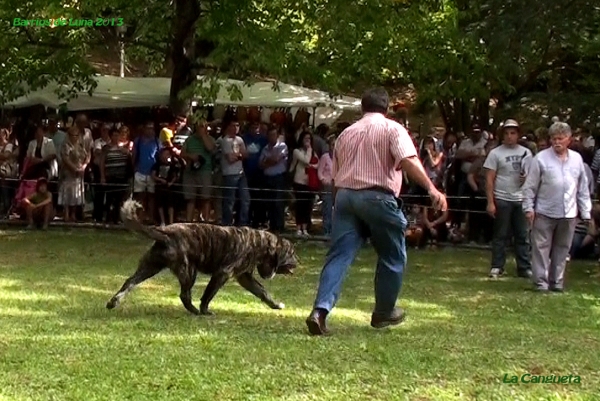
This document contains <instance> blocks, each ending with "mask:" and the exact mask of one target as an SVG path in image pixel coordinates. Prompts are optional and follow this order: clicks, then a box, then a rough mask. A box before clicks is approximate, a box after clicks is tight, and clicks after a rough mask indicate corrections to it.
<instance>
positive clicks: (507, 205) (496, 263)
mask: <svg viewBox="0 0 600 401" xmlns="http://www.w3.org/2000/svg"><path fill="white" fill-rule="evenodd" d="M495 201H496V218H495V219H494V238H493V239H492V266H491V267H492V269H493V268H498V269H504V264H505V263H506V245H507V242H508V240H509V239H510V234H512V235H513V238H514V248H515V259H516V260H517V270H518V271H519V272H525V271H527V270H529V269H531V248H530V245H529V227H528V225H527V220H526V219H525V213H524V212H523V207H522V204H521V202H507V201H504V200H500V199H496V200H495Z"/></svg>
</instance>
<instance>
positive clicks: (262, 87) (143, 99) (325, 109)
mask: <svg viewBox="0 0 600 401" xmlns="http://www.w3.org/2000/svg"><path fill="white" fill-rule="evenodd" d="M96 80H97V82H98V86H97V87H96V89H95V90H94V92H93V93H92V95H91V96H90V95H89V94H88V93H87V92H80V93H78V94H77V97H75V98H73V99H71V100H69V101H68V102H65V101H64V100H62V99H60V98H59V96H58V95H57V93H56V92H57V90H58V89H59V87H58V86H57V85H48V86H47V87H45V88H44V89H40V90H37V91H33V92H31V93H29V94H27V95H25V96H22V97H20V98H18V99H16V100H14V101H12V102H10V103H7V104H6V105H5V106H4V107H5V108H13V107H14V108H22V107H29V106H33V105H43V106H46V107H51V108H59V107H60V106H61V105H63V104H65V103H66V107H67V109H68V110H69V111H83V110H98V109H118V108H126V107H152V106H166V105H168V103H169V91H170V87H171V79H170V78H120V77H115V76H99V77H97V79H96ZM231 84H237V85H238V86H239V88H240V90H241V92H242V96H243V97H242V100H240V101H232V100H231V99H230V95H229V93H228V91H227V87H228V86H229V85H231ZM278 86H279V91H277V90H274V89H273V83H272V82H258V83H255V84H252V85H250V86H246V85H245V84H244V82H242V81H236V80H224V81H222V82H221V89H220V91H219V94H218V96H217V99H216V101H215V102H214V103H215V104H216V105H225V106H263V107H268V108H278V107H292V108H299V107H307V108H316V116H315V117H316V120H315V123H316V124H317V125H318V124H320V123H326V124H331V123H333V122H335V120H337V118H338V117H339V116H340V115H342V113H343V112H344V111H356V110H360V99H356V98H353V97H348V96H344V97H341V98H337V99H332V98H331V97H330V96H329V95H328V94H327V93H326V92H323V91H318V90H314V89H308V88H304V87H301V86H295V85H289V84H284V83H279V85H278ZM309 112H311V113H312V110H309Z"/></svg>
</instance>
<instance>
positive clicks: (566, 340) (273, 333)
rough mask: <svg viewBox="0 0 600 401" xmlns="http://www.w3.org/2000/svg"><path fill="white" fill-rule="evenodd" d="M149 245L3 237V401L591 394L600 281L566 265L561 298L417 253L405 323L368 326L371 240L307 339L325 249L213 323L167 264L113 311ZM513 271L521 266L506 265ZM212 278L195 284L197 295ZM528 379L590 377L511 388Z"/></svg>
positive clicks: (228, 299)
mask: <svg viewBox="0 0 600 401" xmlns="http://www.w3.org/2000/svg"><path fill="white" fill-rule="evenodd" d="M149 245H150V243H149V241H147V240H145V239H143V238H140V237H137V236H135V235H132V234H129V233H114V232H94V231H91V230H90V231H87V230H73V231H62V230H52V231H49V232H47V233H43V232H33V233H24V232H20V231H4V232H1V233H0V255H2V258H1V259H0V298H1V299H0V400H14V401H21V400H35V401H42V400H77V401H93V400H110V401H119V400H186V401H192V400H194V401H196V400H219V401H220V400H223V401H225V400H228V401H233V400H257V401H258V400H260V401H268V400H286V401H295V400H319V401H325V400H340V401H342V400H343V401H349V400H415V401H425V400H486V401H488V400H489V401H491V400H598V399H599V397H600V363H599V362H600V331H599V329H600V323H599V321H600V301H599V300H600V298H599V296H600V295H599V294H600V291H599V290H600V285H599V284H598V278H597V277H594V275H595V273H596V266H595V264H594V263H588V264H585V263H573V264H572V265H571V266H570V271H569V278H568V283H567V285H568V290H569V292H568V293H565V294H549V295H540V294H536V293H532V292H528V291H524V289H525V288H526V287H528V286H527V285H526V284H527V283H526V282H524V281H523V280H522V279H517V278H511V277H509V278H504V279H502V280H499V281H489V280H488V279H487V278H485V274H486V273H487V268H488V264H487V263H488V262H487V261H488V254H487V253H486V252H481V251H468V250H464V249H463V250H453V249H447V250H440V251H430V252H426V251H420V252H413V251H411V252H410V253H409V259H410V261H409V267H408V271H407V274H406V275H405V285H404V289H403V294H402V300H401V306H403V307H405V308H406V310H407V311H408V313H409V315H408V318H407V320H406V322H405V323H404V324H403V325H401V326H399V327H396V328H392V329H387V330H383V331H377V330H374V329H372V328H371V327H370V326H369V319H370V313H371V307H372V303H373V295H372V294H373V289H372V286H373V285H372V283H373V265H374V260H375V256H374V253H373V252H372V251H371V250H369V249H365V250H364V251H363V252H361V254H360V257H359V259H358V260H357V261H356V263H355V265H354V266H353V268H352V270H351V272H350V275H349V277H348V279H347V281H346V283H345V288H344V291H343V293H342V297H341V300H340V303H339V305H338V308H336V309H335V311H334V313H333V315H332V316H331V318H330V328H331V329H332V330H333V331H334V333H333V334H334V335H333V336H332V337H329V338H315V337H309V336H308V335H307V334H306V327H305V325H304V319H305V317H306V316H307V314H308V313H309V310H310V306H311V303H312V300H313V296H314V292H315V289H316V284H317V279H318V275H319V272H320V268H321V263H322V260H323V256H324V254H325V248H323V247H322V246H310V245H306V244H304V245H299V251H300V252H299V253H300V255H301V257H302V266H301V267H300V268H299V269H298V271H297V273H296V275H295V276H292V277H277V278H275V279H274V280H273V281H271V282H268V283H267V285H266V286H267V288H268V289H269V291H270V292H271V293H272V294H273V296H274V298H275V299H277V300H279V301H281V302H284V303H285V304H286V309H285V310H283V311H273V310H270V309H268V308H267V307H266V306H265V305H263V304H261V303H260V302H259V301H258V300H257V299H255V298H254V297H253V296H252V295H250V294H248V293H246V292H244V291H243V290H242V289H241V288H240V287H239V286H238V285H237V284H235V283H233V282H232V283H228V284H227V285H226V286H225V287H224V289H223V290H222V291H221V292H219V294H218V295H217V296H216V298H215V299H214V301H213V303H212V309H213V311H214V312H215V313H216V317H214V318H202V317H194V316H192V315H190V314H189V313H188V312H186V311H185V309H184V308H183V306H182V305H181V303H180V301H179V298H178V294H179V288H178V284H177V282H176V280H175V279H174V277H172V276H171V275H170V274H169V273H166V272H165V273H164V274H161V275H160V276H158V277H156V278H155V279H154V280H151V281H148V282H146V283H145V284H142V286H140V287H138V288H137V289H136V290H134V291H133V292H132V293H131V294H130V295H129V296H128V297H126V298H125V299H124V301H123V302H122V304H121V306H120V307H119V308H118V309H115V310H113V311H108V310H106V309H105V304H106V301H107V300H108V299H109V298H110V297H111V296H112V295H113V293H114V292H116V291H117V290H118V289H119V287H120V286H121V284H122V283H123V281H124V279H125V278H126V277H127V276H128V275H129V274H131V273H132V272H133V271H134V269H135V267H136V263H137V259H138V258H139V256H140V255H141V254H142V252H143V251H144V250H145V249H147V248H148V247H149ZM513 270H514V268H513V265H512V264H511V266H510V267H509V271H510V272H512V271H513ZM206 282H207V280H206V277H202V281H199V282H198V283H197V286H196V288H195V291H194V299H195V303H196V304H197V303H198V301H199V298H200V296H201V291H202V290H203V286H204V285H205V284H206ZM525 373H531V374H541V375H551V374H554V375H579V376H580V377H581V384H523V383H521V384H505V383H503V377H504V375H505V374H509V376H512V375H517V376H521V375H522V374H525Z"/></svg>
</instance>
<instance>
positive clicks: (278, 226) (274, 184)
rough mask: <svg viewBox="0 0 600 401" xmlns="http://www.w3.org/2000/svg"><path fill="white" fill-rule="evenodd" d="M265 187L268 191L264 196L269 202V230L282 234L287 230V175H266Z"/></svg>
mask: <svg viewBox="0 0 600 401" xmlns="http://www.w3.org/2000/svg"><path fill="white" fill-rule="evenodd" d="M265 187H266V189H267V191H265V194H264V195H263V196H264V197H265V198H266V199H269V200H271V199H272V200H273V202H272V204H271V202H267V215H268V218H269V228H270V229H271V230H272V231H277V232H281V231H283V230H284V228H285V174H277V175H272V176H269V175H266V176H265Z"/></svg>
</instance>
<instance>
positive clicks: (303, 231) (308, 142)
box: [290, 131, 319, 237]
mask: <svg viewBox="0 0 600 401" xmlns="http://www.w3.org/2000/svg"><path fill="white" fill-rule="evenodd" d="M298 142H299V143H300V148H298V149H295V150H294V153H293V157H292V164H291V166H290V172H291V173H293V177H294V180H293V182H294V185H293V188H294V197H295V198H296V206H295V209H296V235H297V236H298V237H307V236H308V231H307V230H308V226H309V225H310V222H311V214H312V208H313V202H314V199H315V189H316V188H311V185H310V183H309V175H312V172H311V171H310V169H314V172H315V173H317V169H318V167H319V158H318V157H317V154H316V153H315V151H314V150H313V146H312V145H313V140H312V135H311V133H310V132H308V131H304V132H303V133H302V134H301V135H300V137H299V138H298ZM317 181H318V175H317Z"/></svg>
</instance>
